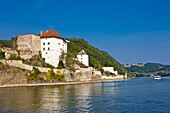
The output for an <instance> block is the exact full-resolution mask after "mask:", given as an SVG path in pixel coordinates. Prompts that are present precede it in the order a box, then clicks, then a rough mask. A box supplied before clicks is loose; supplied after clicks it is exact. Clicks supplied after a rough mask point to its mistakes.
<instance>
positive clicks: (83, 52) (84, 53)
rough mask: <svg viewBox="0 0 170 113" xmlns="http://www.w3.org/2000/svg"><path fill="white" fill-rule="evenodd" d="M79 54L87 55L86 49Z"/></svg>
mask: <svg viewBox="0 0 170 113" xmlns="http://www.w3.org/2000/svg"><path fill="white" fill-rule="evenodd" d="M78 55H87V53H86V52H85V51H84V50H81V51H80V52H79V53H78Z"/></svg>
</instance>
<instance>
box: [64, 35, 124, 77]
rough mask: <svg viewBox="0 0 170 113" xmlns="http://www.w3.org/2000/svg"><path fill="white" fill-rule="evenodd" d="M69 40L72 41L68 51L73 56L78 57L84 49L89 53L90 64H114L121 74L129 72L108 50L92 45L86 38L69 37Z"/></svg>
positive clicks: (98, 66)
mask: <svg viewBox="0 0 170 113" xmlns="http://www.w3.org/2000/svg"><path fill="white" fill-rule="evenodd" d="M67 40H69V41H70V43H68V52H69V53H70V54H71V56H72V57H74V58H76V57H77V56H76V55H77V53H78V52H80V51H81V50H83V49H84V50H85V51H86V52H87V54H88V55H89V59H90V62H89V63H90V66H93V67H95V68H100V67H103V66H112V67H114V68H115V69H116V70H118V72H119V73H121V74H124V73H125V72H127V71H126V69H125V68H124V67H123V66H122V65H121V64H120V63H119V62H118V61H116V60H115V59H114V58H113V57H112V56H110V55H109V54H108V53H107V52H105V51H102V50H99V49H98V48H95V47H93V46H91V45H90V44H88V42H87V41H85V40H84V39H78V38H67Z"/></svg>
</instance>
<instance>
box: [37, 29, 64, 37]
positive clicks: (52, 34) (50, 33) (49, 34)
mask: <svg viewBox="0 0 170 113" xmlns="http://www.w3.org/2000/svg"><path fill="white" fill-rule="evenodd" d="M40 36H41V38H47V37H56V38H62V37H61V36H60V34H59V33H58V32H57V31H55V30H50V31H46V32H42V34H40Z"/></svg>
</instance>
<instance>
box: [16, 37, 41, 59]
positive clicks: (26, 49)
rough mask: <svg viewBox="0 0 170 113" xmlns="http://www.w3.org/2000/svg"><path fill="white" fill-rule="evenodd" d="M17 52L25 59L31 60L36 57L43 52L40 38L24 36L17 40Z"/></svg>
mask: <svg viewBox="0 0 170 113" xmlns="http://www.w3.org/2000/svg"><path fill="white" fill-rule="evenodd" d="M17 50H19V51H20V56H21V58H23V59H30V58H31V57H32V56H34V55H39V52H40V50H41V40H40V36H39V35H36V34H23V35H19V36H18V38H17Z"/></svg>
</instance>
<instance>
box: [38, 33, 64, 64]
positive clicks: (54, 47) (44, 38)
mask: <svg viewBox="0 0 170 113" xmlns="http://www.w3.org/2000/svg"><path fill="white" fill-rule="evenodd" d="M40 38H41V53H42V58H44V59H45V62H47V63H49V64H51V65H53V66H54V67H57V66H58V63H59V60H60V56H61V54H62V52H63V53H67V41H66V40H65V39H64V38H62V37H61V36H60V34H58V32H56V31H55V30H50V31H46V32H41V33H40Z"/></svg>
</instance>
